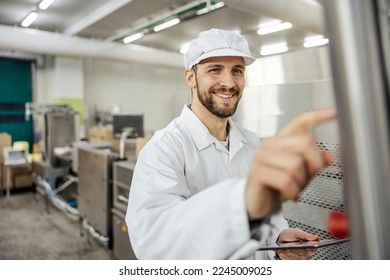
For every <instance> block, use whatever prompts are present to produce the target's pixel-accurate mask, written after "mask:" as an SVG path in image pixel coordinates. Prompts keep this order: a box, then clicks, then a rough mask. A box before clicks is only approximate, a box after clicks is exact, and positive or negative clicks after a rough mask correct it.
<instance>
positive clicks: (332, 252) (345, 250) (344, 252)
mask: <svg viewBox="0 0 390 280" xmlns="http://www.w3.org/2000/svg"><path fill="white" fill-rule="evenodd" d="M287 221H288V224H289V226H290V227H296V228H300V229H302V230H304V231H306V232H310V233H312V234H317V235H318V236H319V237H320V239H332V238H333V237H332V236H331V235H330V234H329V233H328V232H326V231H324V230H320V229H317V228H314V227H311V226H308V225H305V224H302V223H298V222H294V221H291V220H287ZM310 259H311V260H350V259H352V251H351V243H350V242H347V243H341V244H337V245H332V246H329V247H324V248H320V249H317V250H316V251H315V253H314V254H313V256H312V257H311V258H310Z"/></svg>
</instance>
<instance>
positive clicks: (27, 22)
mask: <svg viewBox="0 0 390 280" xmlns="http://www.w3.org/2000/svg"><path fill="white" fill-rule="evenodd" d="M37 17H38V13H37V12H31V13H29V14H28V16H27V17H26V18H25V19H24V20H23V21H22V26H23V27H29V26H30V25H31V24H32V23H33V22H34V21H35V20H36V19H37Z"/></svg>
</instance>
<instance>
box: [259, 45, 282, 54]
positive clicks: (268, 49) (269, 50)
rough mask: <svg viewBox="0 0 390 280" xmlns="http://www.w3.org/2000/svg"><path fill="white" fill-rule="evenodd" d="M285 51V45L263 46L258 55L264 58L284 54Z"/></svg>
mask: <svg viewBox="0 0 390 280" xmlns="http://www.w3.org/2000/svg"><path fill="white" fill-rule="evenodd" d="M287 51H288V47H287V44H286V43H282V44H276V45H269V46H264V47H262V48H261V49H260V54H261V55H262V56H266V55H271V54H277V53H284V52H287Z"/></svg>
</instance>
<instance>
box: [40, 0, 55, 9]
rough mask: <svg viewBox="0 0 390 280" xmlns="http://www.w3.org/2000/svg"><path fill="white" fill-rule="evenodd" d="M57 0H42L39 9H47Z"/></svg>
mask: <svg viewBox="0 0 390 280" xmlns="http://www.w3.org/2000/svg"><path fill="white" fill-rule="evenodd" d="M54 1H56V0H42V1H41V3H39V9H41V10H46V9H47V8H49V7H50V5H51V4H53V3H54Z"/></svg>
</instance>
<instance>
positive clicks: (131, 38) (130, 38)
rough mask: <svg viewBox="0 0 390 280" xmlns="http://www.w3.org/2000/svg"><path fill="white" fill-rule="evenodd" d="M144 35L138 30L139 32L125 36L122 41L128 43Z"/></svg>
mask: <svg viewBox="0 0 390 280" xmlns="http://www.w3.org/2000/svg"><path fill="white" fill-rule="evenodd" d="M144 35H145V34H144V33H143V32H139V33H136V34H133V35H130V36H127V37H125V38H124V39H123V43H125V44H128V43H131V42H134V41H135V40H138V39H141V38H142V37H144Z"/></svg>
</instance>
